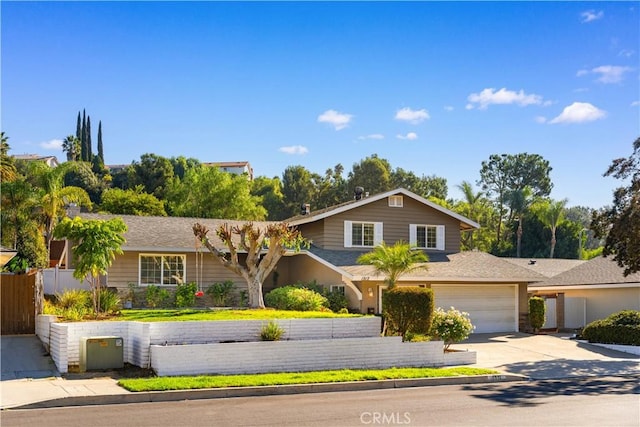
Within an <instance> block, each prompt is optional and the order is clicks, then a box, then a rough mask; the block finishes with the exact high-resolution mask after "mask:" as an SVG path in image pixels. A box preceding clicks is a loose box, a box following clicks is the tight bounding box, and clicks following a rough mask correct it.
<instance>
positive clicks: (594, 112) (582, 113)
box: [549, 102, 607, 124]
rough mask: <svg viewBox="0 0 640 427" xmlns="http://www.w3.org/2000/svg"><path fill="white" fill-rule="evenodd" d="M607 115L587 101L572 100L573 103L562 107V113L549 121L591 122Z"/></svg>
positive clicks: (553, 122)
mask: <svg viewBox="0 0 640 427" xmlns="http://www.w3.org/2000/svg"><path fill="white" fill-rule="evenodd" d="M606 115H607V112H606V111H604V110H601V109H599V108H597V107H595V106H594V105H592V104H589V103H588V102H574V103H573V104H571V105H569V106H567V107H564V110H562V113H561V114H560V115H559V116H558V117H555V118H554V119H553V120H551V121H550V122H549V123H551V124H555V123H584V122H592V121H594V120H598V119H602V118H604V117H605V116H606Z"/></svg>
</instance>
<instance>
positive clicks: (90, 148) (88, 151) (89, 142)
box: [86, 116, 93, 162]
mask: <svg viewBox="0 0 640 427" xmlns="http://www.w3.org/2000/svg"><path fill="white" fill-rule="evenodd" d="M86 138H87V162H90V161H91V160H93V153H92V147H91V145H92V144H91V116H87V134H86Z"/></svg>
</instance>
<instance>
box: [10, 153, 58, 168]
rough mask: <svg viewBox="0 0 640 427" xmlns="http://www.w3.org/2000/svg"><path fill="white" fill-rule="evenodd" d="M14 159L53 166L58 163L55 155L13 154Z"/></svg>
mask: <svg viewBox="0 0 640 427" xmlns="http://www.w3.org/2000/svg"><path fill="white" fill-rule="evenodd" d="M13 158H14V159H16V160H23V161H27V162H35V161H38V162H44V163H45V164H46V165H47V166H49V167H52V168H55V167H56V166H58V165H59V164H60V163H59V162H58V158H57V157H56V156H41V155H39V154H15V155H14V156H13Z"/></svg>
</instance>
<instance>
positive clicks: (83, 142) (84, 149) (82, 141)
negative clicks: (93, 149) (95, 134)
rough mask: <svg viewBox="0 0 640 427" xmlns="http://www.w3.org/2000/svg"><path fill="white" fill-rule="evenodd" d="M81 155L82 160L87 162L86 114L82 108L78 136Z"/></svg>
mask: <svg viewBox="0 0 640 427" xmlns="http://www.w3.org/2000/svg"><path fill="white" fill-rule="evenodd" d="M80 147H82V148H81V150H80V151H81V153H82V154H81V156H80V158H81V159H82V161H83V162H87V161H88V160H87V153H88V150H87V114H86V112H85V110H82V135H81V137H80Z"/></svg>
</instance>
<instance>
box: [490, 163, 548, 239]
mask: <svg viewBox="0 0 640 427" xmlns="http://www.w3.org/2000/svg"><path fill="white" fill-rule="evenodd" d="M550 172H551V167H550V166H549V162H548V161H547V160H545V159H544V158H543V157H542V156H540V155H539V154H528V153H520V154H502V155H498V154H492V155H491V156H489V160H486V161H483V162H482V166H481V169H480V179H479V180H478V184H479V185H481V187H482V190H483V191H485V192H486V194H487V196H488V197H493V199H494V202H495V204H496V208H497V210H498V218H499V220H498V222H497V223H496V230H495V233H496V245H497V246H498V247H499V246H500V245H501V243H502V241H503V238H504V236H503V235H502V224H503V221H504V220H505V216H506V213H507V198H508V197H509V193H512V192H514V191H521V190H523V189H524V188H525V187H529V188H530V190H531V195H532V196H533V197H535V198H538V197H546V196H548V195H549V193H550V192H551V188H552V187H553V184H552V183H551V179H550V178H549V174H550ZM513 216H514V213H513V212H510V213H509V220H511V219H513Z"/></svg>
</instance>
